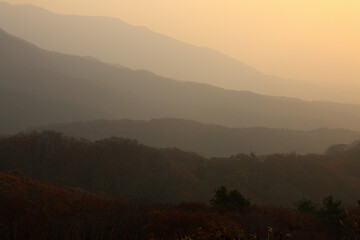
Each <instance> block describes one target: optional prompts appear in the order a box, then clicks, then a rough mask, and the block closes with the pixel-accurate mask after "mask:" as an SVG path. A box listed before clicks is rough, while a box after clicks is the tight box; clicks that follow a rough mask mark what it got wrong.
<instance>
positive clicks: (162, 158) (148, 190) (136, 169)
mask: <svg viewBox="0 0 360 240" xmlns="http://www.w3.org/2000/svg"><path fill="white" fill-rule="evenodd" d="M359 159H360V144H357V143H354V144H353V145H351V146H345V145H337V146H333V147H331V148H329V150H328V152H327V154H325V155H315V154H312V155H297V154H295V153H294V154H286V155H282V154H274V155H268V156H256V155H255V154H248V155H245V154H239V155H236V156H232V157H229V158H212V159H205V158H203V157H200V156H198V155H197V154H194V153H187V152H183V151H180V150H178V149H156V148H150V147H146V146H144V145H140V144H138V143H137V142H136V141H133V140H127V139H120V138H109V139H104V140H99V141H88V140H84V139H77V138H70V137H65V136H62V135H61V134H60V133H56V132H42V133H32V134H19V135H14V136H8V137H0V171H8V170H20V171H21V172H23V173H24V175H25V176H29V177H32V178H34V179H37V180H45V181H47V180H49V181H51V182H52V183H53V184H55V185H56V186H60V187H61V186H72V187H79V188H82V189H86V190H88V191H90V192H93V193H99V192H104V193H105V194H107V195H108V196H112V197H120V198H125V199H129V200H149V201H153V202H159V203H180V202H183V201H186V202H206V203H207V202H208V201H209V199H211V197H212V195H213V191H214V189H216V188H218V187H219V186H227V187H228V188H229V189H238V190H239V191H240V192H241V193H242V194H244V195H245V196H247V197H248V198H250V199H251V200H252V202H253V203H256V204H269V205H274V206H286V207H292V206H293V203H294V202H296V201H298V200H299V199H302V198H307V199H312V200H314V201H317V202H320V201H322V199H323V198H324V196H329V195H333V196H334V197H336V198H339V199H342V200H343V202H344V203H345V204H349V205H354V204H356V201H357V199H358V198H359V196H360V160H359Z"/></svg>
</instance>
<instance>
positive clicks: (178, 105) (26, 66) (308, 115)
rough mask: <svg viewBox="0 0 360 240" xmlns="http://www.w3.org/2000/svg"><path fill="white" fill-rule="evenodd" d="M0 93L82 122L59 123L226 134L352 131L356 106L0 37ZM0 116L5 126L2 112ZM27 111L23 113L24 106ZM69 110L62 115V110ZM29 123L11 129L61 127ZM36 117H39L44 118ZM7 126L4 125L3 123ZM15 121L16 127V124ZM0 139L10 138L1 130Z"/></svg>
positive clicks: (358, 114)
mask: <svg viewBox="0 0 360 240" xmlns="http://www.w3.org/2000/svg"><path fill="white" fill-rule="evenodd" d="M0 52H1V55H0V71H1V74H2V75H1V79H0V89H5V90H7V91H15V92H19V93H21V94H26V95H30V96H32V97H35V98H40V99H42V100H43V102H46V101H49V102H46V103H47V104H48V106H47V107H49V108H53V107H54V105H53V104H52V102H54V101H55V102H63V103H68V104H71V105H73V106H76V107H77V108H78V109H79V108H81V109H79V110H77V112H78V113H85V112H88V113H89V114H86V115H83V116H72V115H69V114H67V116H68V118H67V119H66V120H67V122H71V121H83V120H93V119H99V118H105V119H121V118H126V119H134V120H149V119H153V118H164V117H169V118H180V119H191V120H195V121H199V122H203V123H210V124H218V125H224V126H228V127H258V126H261V127H269V128H291V129H307V130H310V129H316V128H322V127H328V128H347V129H351V130H360V126H359V124H358V123H359V122H360V106H359V105H350V104H337V103H331V102H309V101H302V100H299V99H293V98H285V97H270V96H264V95H259V94H255V93H252V92H247V91H234V90H225V89H222V88H217V87H214V86H211V85H207V84H200V83H193V82H183V81H178V80H173V79H169V78H165V77H160V76H157V75H155V74H153V73H151V72H148V71H145V70H131V69H128V68H125V67H121V66H118V65H113V64H106V63H103V62H101V61H99V60H96V59H94V58H89V57H78V56H72V55H66V54H61V53H56V52H50V51H46V50H43V49H41V48H39V47H37V46H35V45H33V44H31V43H29V42H26V41H24V40H21V39H19V38H18V37H15V36H12V35H9V34H8V33H6V32H5V31H3V30H0ZM9 104H10V105H9V106H7V107H6V108H2V109H0V111H1V115H2V116H3V117H2V118H3V121H6V119H5V120H4V118H9V119H11V115H9V114H8V111H7V109H12V108H13V106H12V105H15V106H16V102H10V103H9ZM27 104H28V107H29V109H31V107H30V104H31V102H28V103H27ZM69 111H70V110H69ZM30 113H31V114H33V115H34V116H32V117H29V114H27V115H26V114H25V115H24V116H23V117H21V116H20V115H17V119H18V121H19V122H18V123H14V124H17V127H16V126H12V127H13V130H14V131H15V130H18V131H20V130H22V129H23V127H30V126H39V125H44V124H52V123H61V122H63V121H62V120H63V119H61V118H60V119H56V118H53V119H51V121H49V122H44V121H41V122H39V121H35V120H34V121H32V119H37V118H38V117H35V115H38V114H39V113H36V112H35V111H34V112H33V111H30ZM41 114H45V115H47V114H48V113H47V112H46V111H44V112H42V113H41ZM9 119H8V121H11V120H9ZM20 122H22V123H20ZM0 132H1V133H11V132H9V131H8V130H7V127H6V126H2V129H1V131H0Z"/></svg>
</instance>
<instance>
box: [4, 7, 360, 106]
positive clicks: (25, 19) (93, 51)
mask: <svg viewBox="0 0 360 240" xmlns="http://www.w3.org/2000/svg"><path fill="white" fill-rule="evenodd" d="M0 28H3V29H5V30H6V31H8V32H9V33H12V34H14V35H17V36H20V37H21V38H24V39H26V40H28V41H30V42H33V43H35V44H37V45H39V46H40V47H43V48H45V49H48V50H54V51H59V52H64V53H68V54H76V55H82V56H94V57H96V58H99V59H101V60H102V61H105V62H111V63H117V64H122V65H125V66H127V67H130V68H133V69H147V70H150V71H152V72H155V73H157V74H160V75H162V76H167V77H171V78H174V79H179V80H186V81H193V82H201V83H208V84H212V85H215V86H220V87H224V88H229V89H237V90H249V91H254V92H257V93H261V94H266V95H276V96H291V97H299V98H303V99H309V100H318V99H325V100H333V101H334V100H336V101H340V102H343V101H349V102H350V101H352V102H356V103H360V97H359V95H358V94H357V91H356V89H348V88H345V87H343V86H342V85H340V84H338V85H336V86H332V85H331V84H328V83H327V84H326V85H325V84H317V83H313V82H302V81H290V80H287V79H280V78H277V77H272V76H268V75H266V74H263V73H260V72H259V71H257V70H255V69H254V68H252V67H249V66H247V65H245V64H243V63H241V62H239V61H237V60H235V59H233V58H230V57H228V56H226V55H224V54H221V53H219V52H216V51H213V50H211V49H208V48H202V47H196V46H193V45H190V44H186V43H183V42H181V41H177V40H174V39H172V38H169V37H167V36H164V35H161V34H158V33H154V32H152V31H150V30H149V29H146V28H144V27H135V26H132V25H129V24H126V23H124V22H122V21H121V20H118V19H112V18H106V17H85V16H74V15H59V14H54V13H51V12H49V11H47V10H44V9H41V8H39V7H35V6H31V5H10V4H7V3H4V2H2V3H1V2H0ZM264 41H266V40H264Z"/></svg>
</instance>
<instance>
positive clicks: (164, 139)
mask: <svg viewBox="0 0 360 240" xmlns="http://www.w3.org/2000/svg"><path fill="white" fill-rule="evenodd" d="M36 129H37V130H56V131H58V132H61V133H64V134H65V135H67V136H75V137H82V138H86V139H91V140H100V139H103V138H109V137H113V136H115V137H123V138H130V139H136V140H138V141H140V142H141V143H143V144H146V145H149V146H153V147H177V148H180V149H182V150H185V151H191V152H196V153H199V154H202V155H205V156H212V157H223V156H230V155H235V154H238V153H250V152H255V153H257V154H271V153H289V152H293V151H295V152H297V153H324V152H325V150H326V149H327V148H328V147H329V146H330V145H332V144H345V143H351V142H353V141H355V140H358V139H360V133H359V132H353V131H348V130H343V129H325V128H323V129H316V130H311V131H297V130H288V129H270V128H227V127H222V126H217V125H208V124H202V123H198V122H194V121H190V120H182V119H169V118H166V119H154V120H150V121H135V120H97V121H90V122H75V123H66V124H54V125H49V126H45V127H40V128H36Z"/></svg>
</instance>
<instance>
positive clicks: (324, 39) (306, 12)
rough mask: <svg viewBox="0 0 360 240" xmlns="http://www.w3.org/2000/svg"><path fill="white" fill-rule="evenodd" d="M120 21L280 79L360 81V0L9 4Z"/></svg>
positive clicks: (25, 0)
mask: <svg viewBox="0 0 360 240" xmlns="http://www.w3.org/2000/svg"><path fill="white" fill-rule="evenodd" d="M7 2H9V3H13V4H17V3H32V4H34V5H38V6H41V7H44V8H47V9H49V10H52V11H54V12H58V13H67V14H68V13H71V14H80V15H102V16H111V17H116V18H120V19H122V20H124V21H125V22H128V23H130V24H134V25H143V26H147V27H148V28H150V29H152V30H154V31H156V32H160V33H163V34H166V35H168V36H171V37H173V38H176V39H179V40H183V41H185V42H188V43H192V44H196V45H199V46H207V47H210V48H213V49H216V50H219V51H221V52H223V53H225V54H227V55H229V56H232V57H234V58H237V59H239V60H241V61H242V62H244V63H247V64H249V65H252V66H254V67H256V68H257V69H259V70H261V71H263V72H265V73H270V74H275V75H278V76H283V77H289V78H297V79H304V80H305V79H306V80H322V81H338V82H339V81H344V82H349V83H356V84H358V83H359V82H360V0H7Z"/></svg>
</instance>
